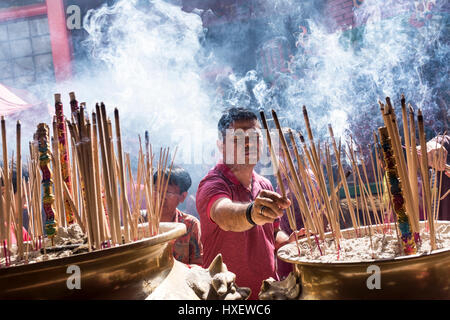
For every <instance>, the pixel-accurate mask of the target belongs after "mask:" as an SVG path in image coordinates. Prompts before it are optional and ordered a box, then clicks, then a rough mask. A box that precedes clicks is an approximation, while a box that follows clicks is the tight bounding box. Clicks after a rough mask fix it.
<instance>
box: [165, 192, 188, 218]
mask: <svg viewBox="0 0 450 320" xmlns="http://www.w3.org/2000/svg"><path fill="white" fill-rule="evenodd" d="M183 201H184V197H183V194H180V188H179V187H178V186H177V185H171V184H169V185H168V186H167V191H166V196H165V197H164V202H163V208H162V209H163V212H162V215H163V216H166V217H168V218H169V216H171V215H172V214H173V213H174V212H175V209H176V208H177V207H178V205H179V204H180V203H182V202H183Z"/></svg>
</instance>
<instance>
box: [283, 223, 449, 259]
mask: <svg viewBox="0 0 450 320" xmlns="http://www.w3.org/2000/svg"><path fill="white" fill-rule="evenodd" d="M372 232H373V234H372V245H371V242H370V236H369V235H368V234H367V235H364V236H361V237H359V238H350V239H345V238H342V239H340V251H339V259H338V255H337V250H336V244H335V241H334V240H333V239H330V238H328V239H326V240H325V241H324V242H322V241H320V240H319V241H320V248H321V250H322V255H321V254H320V251H319V249H318V248H317V245H316V243H315V241H314V240H312V241H311V243H312V247H313V249H312V250H311V249H310V247H309V245H308V243H307V242H306V241H301V242H299V246H300V254H301V255H300V256H299V255H298V249H297V246H296V245H295V243H291V244H288V245H286V246H284V247H282V248H281V249H280V250H278V255H279V257H280V258H282V259H286V260H290V261H299V262H300V261H302V262H322V263H333V262H338V261H340V262H360V261H372V260H385V259H393V258H397V257H401V256H405V254H404V253H403V250H402V248H401V244H400V242H399V240H398V238H397V234H396V232H395V230H394V229H391V231H390V232H389V233H385V234H383V233H375V230H374V229H372ZM420 237H421V243H418V244H417V255H425V254H429V253H430V252H431V245H430V234H429V232H426V231H425V230H423V228H422V229H421V232H420ZM443 248H449V249H450V224H443V225H440V226H438V227H437V228H436V250H439V249H443Z"/></svg>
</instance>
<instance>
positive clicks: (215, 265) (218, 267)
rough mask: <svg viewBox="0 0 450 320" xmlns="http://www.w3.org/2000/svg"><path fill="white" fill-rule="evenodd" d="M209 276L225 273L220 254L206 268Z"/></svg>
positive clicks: (225, 269) (225, 268) (226, 269)
mask: <svg viewBox="0 0 450 320" xmlns="http://www.w3.org/2000/svg"><path fill="white" fill-rule="evenodd" d="M208 271H209V274H210V275H211V277H213V276H214V275H215V274H217V273H221V272H227V271H228V268H227V266H226V265H225V264H224V263H223V260H222V254H220V253H219V254H218V255H217V256H216V257H215V258H214V260H213V261H212V262H211V264H210V265H209V267H208Z"/></svg>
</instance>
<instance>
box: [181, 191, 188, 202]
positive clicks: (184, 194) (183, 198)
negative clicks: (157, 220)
mask: <svg viewBox="0 0 450 320" xmlns="http://www.w3.org/2000/svg"><path fill="white" fill-rule="evenodd" d="M187 195H188V193H187V191H185V192H183V193H182V194H181V195H180V203H183V202H184V200H186V197H187Z"/></svg>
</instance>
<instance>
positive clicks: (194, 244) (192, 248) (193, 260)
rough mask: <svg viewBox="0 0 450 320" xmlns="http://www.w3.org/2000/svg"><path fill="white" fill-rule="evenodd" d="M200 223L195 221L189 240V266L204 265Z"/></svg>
mask: <svg viewBox="0 0 450 320" xmlns="http://www.w3.org/2000/svg"><path fill="white" fill-rule="evenodd" d="M199 224H200V222H198V220H195V222H194V223H193V224H192V231H191V237H190V239H189V264H198V265H199V266H201V265H202V264H203V247H202V242H201V240H200V226H199Z"/></svg>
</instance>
